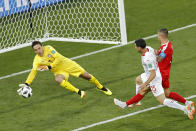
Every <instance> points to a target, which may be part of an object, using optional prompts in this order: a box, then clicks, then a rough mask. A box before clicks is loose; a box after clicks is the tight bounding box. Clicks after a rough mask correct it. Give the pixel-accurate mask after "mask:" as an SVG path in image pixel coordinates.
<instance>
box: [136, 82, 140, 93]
mask: <svg viewBox="0 0 196 131" xmlns="http://www.w3.org/2000/svg"><path fill="white" fill-rule="evenodd" d="M139 87H140V85H138V84H136V94H137V93H139V91H140V88H139Z"/></svg>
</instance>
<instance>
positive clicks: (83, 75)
mask: <svg viewBox="0 0 196 131" xmlns="http://www.w3.org/2000/svg"><path fill="white" fill-rule="evenodd" d="M80 77H81V78H83V79H86V80H88V81H89V82H91V83H92V84H94V85H95V86H96V87H97V88H98V89H99V90H101V91H103V92H104V93H105V94H107V95H112V92H111V91H110V90H109V89H108V88H105V87H104V86H103V85H102V84H101V83H100V82H99V81H98V80H97V79H96V78H95V77H94V76H93V75H91V74H89V73H88V72H86V71H85V72H84V73H81V74H80Z"/></svg>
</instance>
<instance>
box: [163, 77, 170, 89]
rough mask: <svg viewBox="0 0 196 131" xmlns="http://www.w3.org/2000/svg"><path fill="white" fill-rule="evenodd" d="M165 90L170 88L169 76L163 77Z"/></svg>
mask: <svg viewBox="0 0 196 131" xmlns="http://www.w3.org/2000/svg"><path fill="white" fill-rule="evenodd" d="M162 86H163V88H169V76H162Z"/></svg>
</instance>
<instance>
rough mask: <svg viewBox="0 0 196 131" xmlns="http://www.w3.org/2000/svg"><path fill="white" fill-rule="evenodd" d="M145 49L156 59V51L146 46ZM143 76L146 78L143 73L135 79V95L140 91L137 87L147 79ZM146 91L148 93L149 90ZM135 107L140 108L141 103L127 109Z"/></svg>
mask: <svg viewBox="0 0 196 131" xmlns="http://www.w3.org/2000/svg"><path fill="white" fill-rule="evenodd" d="M146 48H147V50H148V52H149V53H151V54H152V56H153V58H155V59H156V51H155V50H154V49H153V48H152V47H150V46H146ZM158 75H159V74H158ZM145 76H146V74H145V73H143V74H141V75H139V76H137V77H136V94H137V93H139V90H140V88H139V86H140V85H141V84H142V83H143V81H145V80H146V79H147V78H146V77H145ZM148 91H150V89H149V90H148ZM135 105H137V106H141V101H139V102H138V103H136V104H132V105H129V107H134V106H135Z"/></svg>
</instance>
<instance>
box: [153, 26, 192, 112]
mask: <svg viewBox="0 0 196 131" xmlns="http://www.w3.org/2000/svg"><path fill="white" fill-rule="evenodd" d="M158 39H159V41H160V43H161V47H160V48H159V50H158V51H157V55H158V66H159V69H160V72H161V76H162V86H163V88H164V92H165V96H166V97H168V98H171V99H174V100H176V101H178V102H181V103H183V104H185V105H190V106H191V108H192V109H191V110H192V113H193V114H194V113H195V108H194V102H192V101H187V100H186V99H184V98H183V97H182V96H180V95H179V94H178V93H176V92H171V91H170V89H169V75H170V69H171V64H172V55H173V47H172V44H171V42H170V41H169V40H168V30H167V29H166V28H163V29H160V30H159V31H158Z"/></svg>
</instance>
